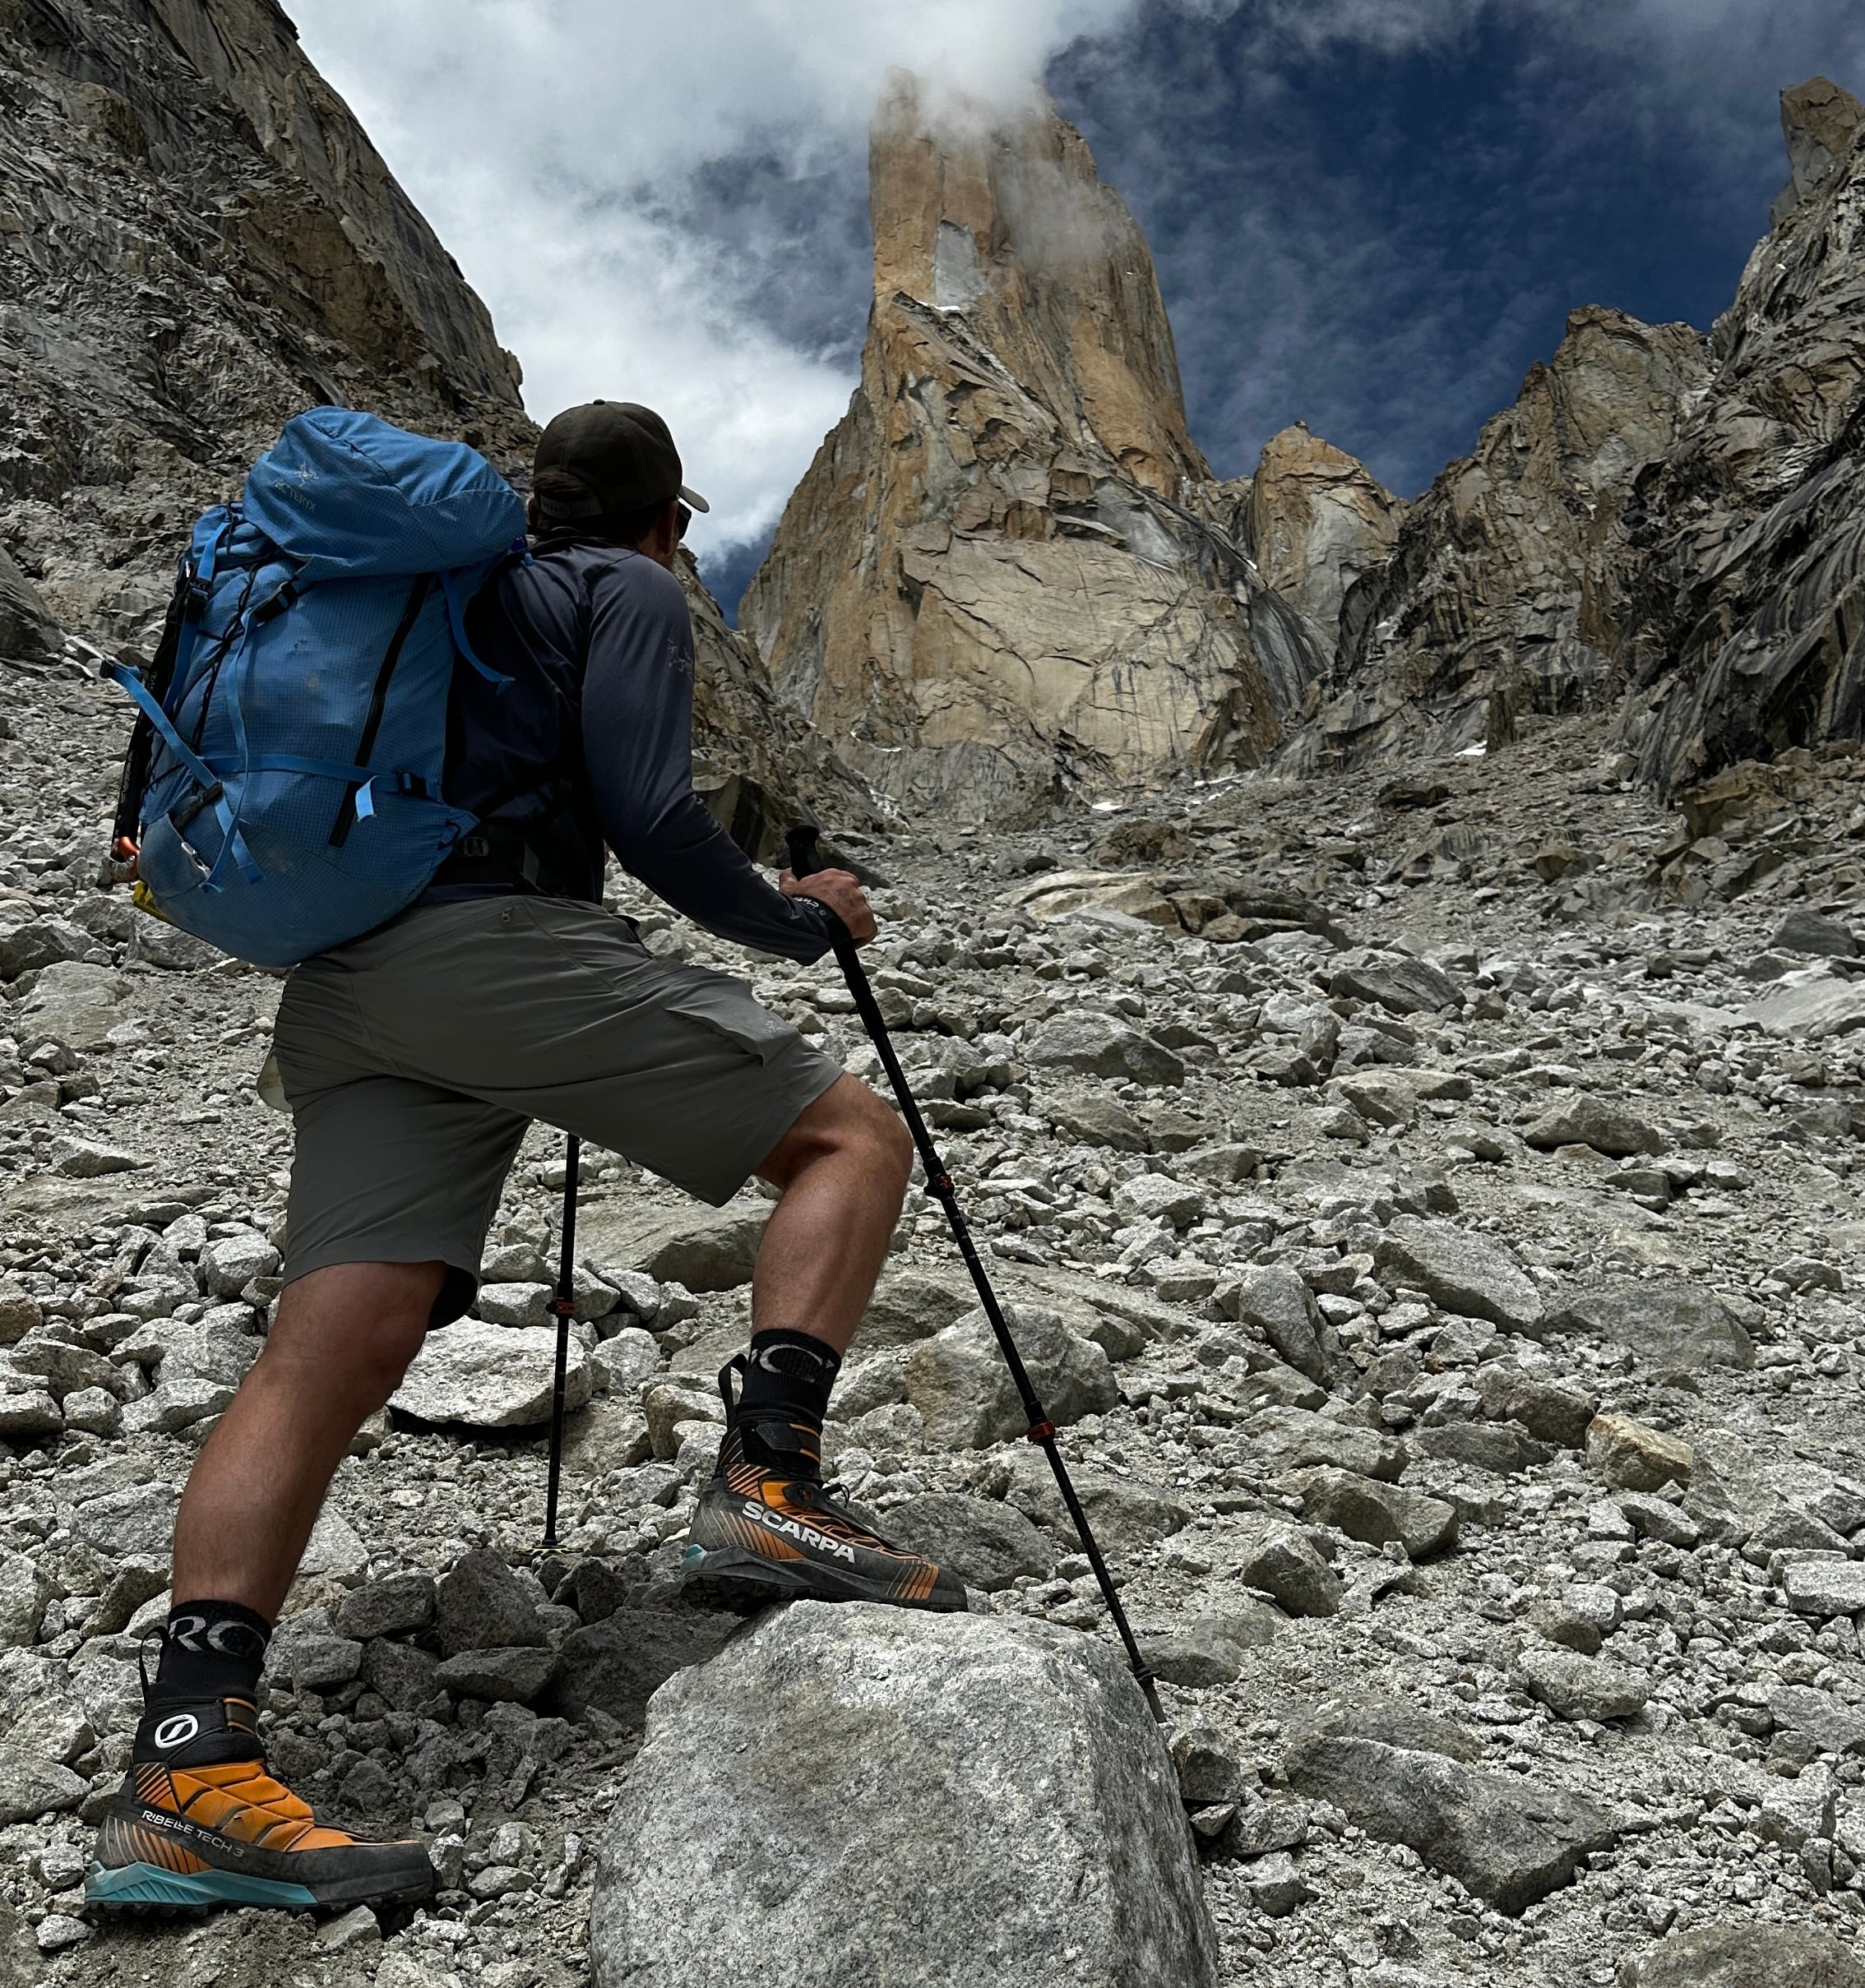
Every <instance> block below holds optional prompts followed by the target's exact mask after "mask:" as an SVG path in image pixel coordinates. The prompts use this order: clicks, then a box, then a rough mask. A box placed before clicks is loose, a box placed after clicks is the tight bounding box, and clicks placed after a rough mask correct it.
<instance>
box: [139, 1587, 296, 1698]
mask: <svg viewBox="0 0 1865 1988" xmlns="http://www.w3.org/2000/svg"><path fill="white" fill-rule="evenodd" d="M271 1636H272V1625H271V1623H270V1622H268V1621H267V1620H266V1618H265V1617H264V1616H262V1615H261V1614H259V1613H258V1612H257V1610H254V1609H251V1608H248V1607H246V1606H245V1604H244V1603H243V1602H177V1603H176V1604H175V1606H174V1607H173V1608H171V1609H170V1610H169V1620H168V1626H167V1627H166V1628H165V1629H164V1630H163V1632H162V1654H161V1657H160V1659H159V1661H158V1662H157V1664H156V1667H155V1682H154V1683H153V1684H152V1685H150V1687H149V1702H150V1704H151V1705H161V1704H184V1703H185V1704H192V1703H194V1702H197V1701H198V1700H200V1699H212V1698H243V1699H251V1700H253V1701H255V1702H257V1698H258V1694H259V1674H260V1672H261V1671H262V1670H264V1669H265V1667H266V1644H268V1643H269V1642H271Z"/></svg>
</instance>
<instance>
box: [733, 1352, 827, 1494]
mask: <svg viewBox="0 0 1865 1988" xmlns="http://www.w3.org/2000/svg"><path fill="white" fill-rule="evenodd" d="M841 1367H842V1357H841V1355H840V1353H838V1352H836V1351H835V1348H833V1347H831V1346H827V1345H825V1344H824V1343H823V1342H822V1341H821V1339H818V1338H814V1337H812V1335H811V1334H808V1333H807V1332H795V1331H793V1330H791V1329H789V1327H787V1326H779V1327H776V1328H775V1329H771V1330H768V1331H764V1332H755V1333H753V1334H752V1343H751V1353H750V1356H749V1357H748V1358H747V1360H746V1362H745V1364H744V1367H743V1376H744V1378H743V1387H742V1389H741V1391H740V1393H739V1395H738V1403H737V1406H736V1408H735V1410H734V1423H735V1425H736V1427H737V1431H738V1438H739V1440H740V1442H741V1443H742V1444H743V1448H744V1454H745V1460H746V1461H747V1463H755V1464H756V1465H757V1467H758V1468H760V1469H761V1470H768V1471H771V1472H772V1473H777V1474H781V1475H787V1476H790V1477H821V1474H822V1418H823V1417H824V1416H826V1414H827V1413H828V1412H829V1393H830V1389H831V1388H833V1387H834V1386H835V1376H836V1375H837V1374H839V1373H840V1371H841Z"/></svg>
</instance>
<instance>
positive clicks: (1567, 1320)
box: [1555, 1278, 1755, 1372]
mask: <svg viewBox="0 0 1865 1988" xmlns="http://www.w3.org/2000/svg"><path fill="white" fill-rule="evenodd" d="M1555 1323H1556V1324H1557V1325H1559V1326H1560V1327H1561V1328H1562V1329H1563V1330H1567V1331H1576V1332H1584V1333H1586V1334H1590V1336H1592V1337H1593V1338H1598V1339H1608V1340H1612V1341H1614V1342H1616V1343H1617V1344H1619V1345H1621V1346H1629V1347H1630V1348H1631V1350H1632V1351H1633V1352H1635V1353H1636V1354H1637V1355H1638V1356H1639V1357H1640V1358H1641V1360H1644V1361H1645V1362H1647V1363H1648V1364H1650V1365H1651V1366H1667V1367H1682V1368H1683V1369H1685V1370H1686V1371H1691V1372H1695V1371H1697V1370H1698V1369H1700V1368H1702V1367H1706V1366H1730V1367H1735V1368H1737V1369H1738V1370H1739V1371H1742V1372H1747V1370H1748V1369H1749V1368H1750V1367H1752V1366H1754V1364H1755V1342H1754V1341H1753V1340H1752V1338H1749V1336H1748V1334H1747V1332H1746V1331H1744V1330H1743V1329H1742V1325H1740V1323H1739V1322H1738V1320H1735V1319H1733V1318H1732V1317H1731V1316H1730V1315H1729V1311H1728V1306H1725V1305H1724V1302H1723V1301H1722V1300H1721V1299H1720V1298H1719V1297H1717V1295H1716V1293H1715V1292H1714V1291H1710V1290H1706V1289H1705V1288H1704V1287H1703V1286H1702V1285H1701V1284H1692V1283H1685V1282H1684V1281H1683V1280H1682V1278H1651V1279H1650V1281H1649V1282H1646V1283H1640V1282H1637V1281H1636V1280H1620V1281H1617V1282H1613V1283H1603V1284H1596V1285H1594V1287H1593V1288H1591V1289H1590V1290H1585V1291H1579V1292H1575V1293H1574V1295H1573V1296H1572V1297H1570V1298H1569V1299H1568V1300H1567V1305H1566V1306H1565V1308H1564V1309H1563V1310H1562V1312H1561V1313H1560V1315H1558V1316H1557V1319H1556V1320H1555Z"/></svg>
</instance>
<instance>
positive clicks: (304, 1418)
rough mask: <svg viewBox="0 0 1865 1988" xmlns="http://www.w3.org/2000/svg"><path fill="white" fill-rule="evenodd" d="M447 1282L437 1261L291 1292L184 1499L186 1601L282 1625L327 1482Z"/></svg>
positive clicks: (178, 1555)
mask: <svg viewBox="0 0 1865 1988" xmlns="http://www.w3.org/2000/svg"><path fill="white" fill-rule="evenodd" d="M446 1273H447V1267H446V1265H445V1264H439V1263H354V1264H333V1265H332V1266H331V1268H330V1269H324V1270H313V1271H312V1273H311V1274H310V1275H309V1276H308V1277H302V1278H298V1280H297V1281H296V1282H295V1283H291V1284H288V1285H287V1286H286V1288H285V1293H284V1295H283V1296H282V1297H280V1300H279V1311H278V1317H277V1319H276V1320H275V1322H274V1324H273V1326H272V1330H271V1336H270V1337H269V1338H267V1340H266V1349H265V1351H264V1352H262V1353H261V1354H260V1356H259V1357H258V1359H257V1360H256V1361H255V1362H253V1364H252V1370H251V1371H250V1372H249V1373H248V1375H247V1376H246V1378H245V1380H243V1382H242V1383H241V1384H240V1389H239V1392H238V1394H236V1395H235V1396H234V1402H233V1406H232V1407H231V1408H229V1409H228V1410H227V1412H226V1413H225V1414H224V1416H223V1417H221V1418H220V1424H219V1426H217V1427H216V1428H215V1431H214V1432H213V1434H212V1435H211V1436H209V1437H208V1439H207V1442H206V1447H205V1448H204V1449H202V1450H201V1454H200V1456H199V1457H198V1458H197V1459H196V1462H195V1466H194V1469H193V1472H192V1474H191V1475H190V1476H189V1477H188V1481H187V1491H185V1492H184V1493H183V1496H182V1501H181V1510H180V1512H179V1513H178V1515H177V1517H176V1519H175V1556H174V1588H173V1592H174V1596H175V1599H176V1601H177V1602H188V1601H196V1600H200V1601H208V1600H212V1601H217V1602H242V1603H243V1604H244V1605H245V1606H246V1607H248V1608H250V1609H252V1610H254V1611H256V1612H257V1614H259V1615H261V1616H266V1618H267V1619H268V1620H271V1619H272V1618H275V1616H277V1614H278V1612H279V1607H280V1603H281V1602H283V1601H284V1600H285V1591H286V1589H287V1588H289V1587H290V1585H291V1583H292V1577H293V1575H294V1574H295V1573H296V1572H297V1570H298V1556H300V1555H301V1554H302V1553H303V1551H304V1542H305V1541H306V1540H308V1538H309V1537H311V1528H312V1526H313V1525H315V1524H316V1523H317V1512H318V1508H319V1507H320V1506H321V1505H322V1504H323V1501H324V1493H325V1492H326V1491H327V1490H328V1489H329V1487H330V1482H331V1475H332V1473H334V1472H335V1471H336V1467H337V1465H338V1464H339V1463H340V1462H341V1461H342V1459H343V1455H344V1453H345V1450H346V1449H349V1442H350V1439H351V1438H352V1437H353V1436H354V1435H355V1433H356V1431H358V1430H359V1428H360V1427H361V1426H363V1422H365V1421H366V1420H367V1419H368V1417H370V1416H371V1415H373V1413H374V1412H376V1410H377V1408H381V1407H382V1404H383V1403H384V1402H386V1400H387V1399H388V1398H389V1396H390V1395H391V1394H393V1393H394V1392H395V1390H396V1388H397V1387H398V1386H399V1385H400V1381H401V1376H402V1375H403V1373H404V1372H405V1371H406V1369H407V1366H408V1363H409V1362H410V1360H412V1359H413V1358H414V1356H415V1354H416V1353H417V1352H419V1350H420V1347H421V1341H422V1339H423V1337H424V1336H425V1334H426V1333H427V1329H428V1319H429V1317H430V1316H431V1315H432V1314H433V1306H434V1300H435V1299H436V1298H437V1297H439V1295H440V1289H441V1284H442V1280H443V1278H445V1276H446Z"/></svg>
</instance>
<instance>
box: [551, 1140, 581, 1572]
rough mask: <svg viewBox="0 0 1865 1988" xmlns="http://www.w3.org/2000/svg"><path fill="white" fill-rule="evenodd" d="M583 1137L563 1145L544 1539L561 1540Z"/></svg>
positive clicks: (553, 1304)
mask: <svg viewBox="0 0 1865 1988" xmlns="http://www.w3.org/2000/svg"><path fill="white" fill-rule="evenodd" d="M581 1157H582V1141H581V1140H579V1139H578V1138H577V1136H576V1134H575V1133H574V1132H572V1133H571V1134H569V1135H568V1136H567V1138H566V1140H565V1141H564V1145H563V1249H562V1254H561V1255H559V1256H558V1260H557V1296H556V1297H555V1298H554V1299H553V1301H552V1302H551V1307H550V1308H551V1310H552V1311H554V1312H555V1313H556V1314H557V1378H556V1380H555V1381H554V1382H553V1384H552V1386H551V1390H550V1477H549V1480H548V1487H547V1488H546V1490H545V1492H544V1544H545V1546H555V1545H556V1544H557V1486H558V1480H559V1479H560V1478H561V1477H562V1474H563V1377H564V1374H565V1371H566V1370H567V1368H568V1366H569V1364H570V1321H571V1320H572V1318H573V1317H574V1316H575V1315H576V1163H577V1162H578V1160H579V1159H580V1158H581Z"/></svg>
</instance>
